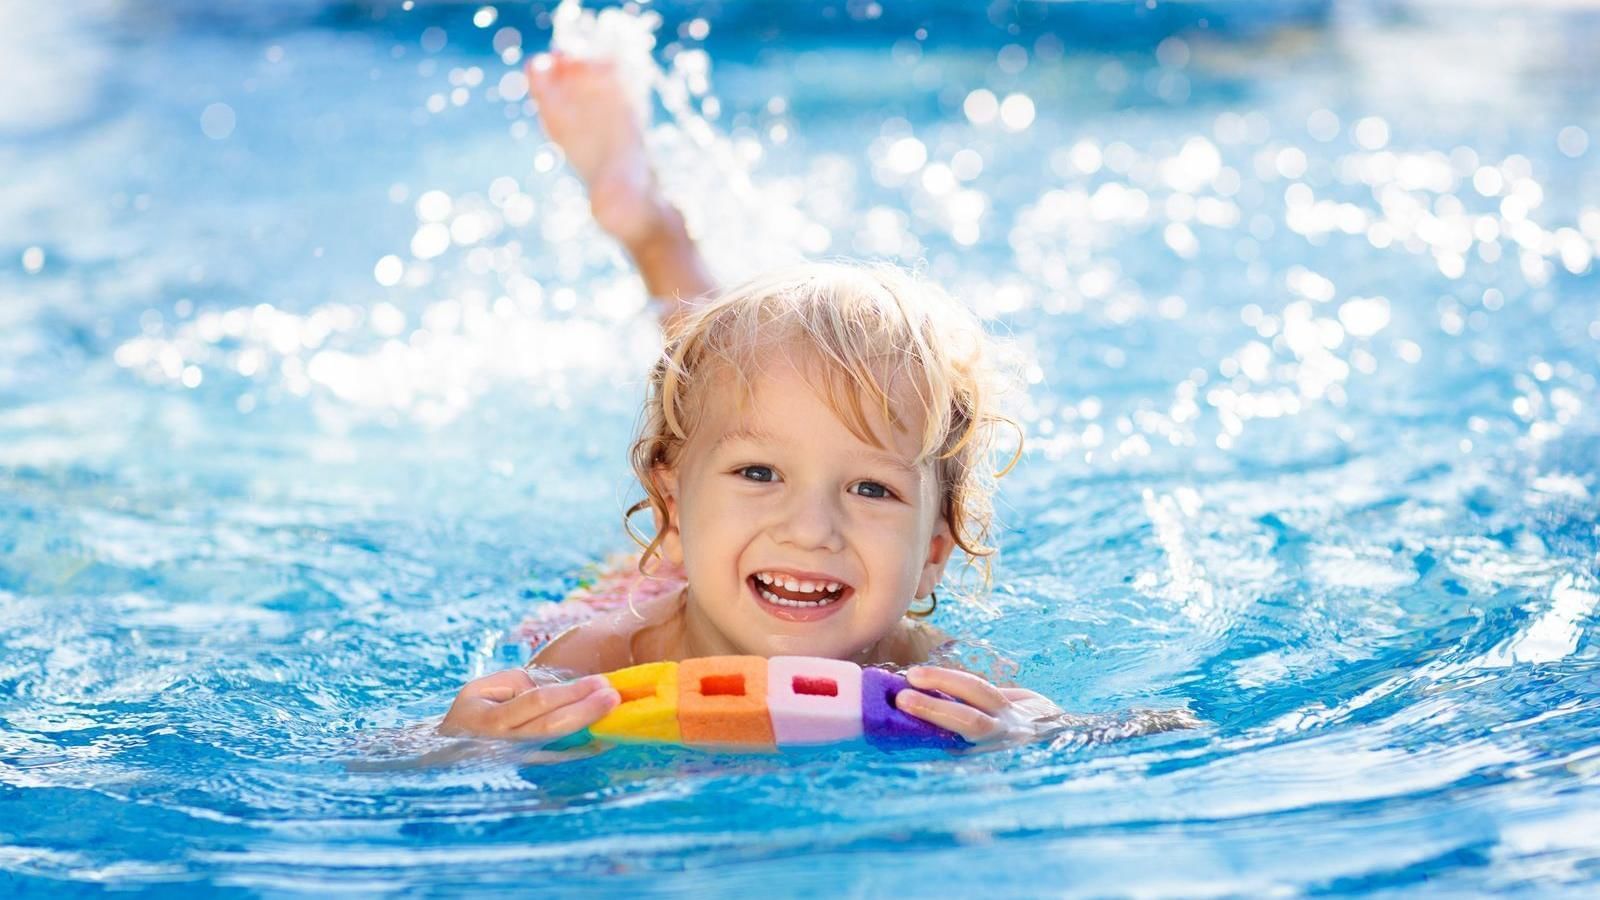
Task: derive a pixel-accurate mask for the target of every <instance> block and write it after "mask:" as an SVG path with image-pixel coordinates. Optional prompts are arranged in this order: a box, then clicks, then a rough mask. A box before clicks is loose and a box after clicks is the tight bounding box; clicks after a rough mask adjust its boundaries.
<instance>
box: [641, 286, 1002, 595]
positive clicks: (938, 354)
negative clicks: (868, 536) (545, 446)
mask: <svg viewBox="0 0 1600 900" xmlns="http://www.w3.org/2000/svg"><path fill="white" fill-rule="evenodd" d="M669 329H670V330H669V332H668V334H667V340H666V344H665V347H664V348H663V350H662V353H661V357H660V359H659V360H657V362H656V364H655V366H654V367H653V368H652V369H651V372H650V377H649V382H648V393H647V397H646V400H645V405H644V410H643V414H642V415H641V417H640V422H639V428H638V433H637V435H636V437H635V440H634V442H633V446H632V449H631V451H630V459H631V462H632V465H633V471H634V475H635V476H636V477H637V478H638V480H639V484H640V486H641V487H642V488H643V489H644V492H645V497H644V499H642V500H640V501H639V502H637V503H635V504H634V505H633V506H632V507H630V508H629V509H628V510H627V512H626V513H625V514H624V516H623V525H624V527H625V528H626V529H627V531H628V534H629V536H630V537H632V538H633V539H634V540H635V541H636V542H637V543H638V544H639V546H640V547H641V548H642V549H643V552H642V553H641V555H640V557H639V571H640V572H641V573H644V572H645V565H646V564H647V562H648V561H649V560H650V558H651V557H652V556H654V555H656V554H657V553H658V550H659V547H660V544H661V541H662V533H661V532H662V525H663V523H665V522H666V516H667V499H666V497H665V495H664V494H663V493H662V491H661V489H660V488H659V487H658V486H657V484H656V481H655V479H654V478H653V477H652V472H653V471H654V470H655V469H656V468H657V467H661V466H665V467H672V466H675V465H676V464H677V463H678V461H679V458H680V455H681V454H682V452H683V450H684V446H685V445H686V444H687V443H688V441H689V438H690V436H691V435H692V434H693V433H694V430H695V427H696V425H697V424H698V422H699V419H700V418H701V410H702V408H703V406H704V403H705V401H706V395H707V394H708V393H710V390H709V389H708V386H709V385H711V384H712V383H713V382H717V383H721V381H722V380H724V379H726V378H728V377H730V376H731V378H732V380H733V382H734V384H735V385H736V386H737V387H738V388H739V389H740V398H741V402H748V401H749V399H750V396H751V391H752V390H753V384H754V381H755V379H756V377H757V376H758V375H759V373H760V371H761V369H762V367H763V365H765V364H767V362H766V361H767V360H769V359H771V357H772V355H773V351H774V350H775V349H777V348H784V349H791V350H795V351H798V352H799V354H800V355H802V356H803V357H804V358H805V359H806V361H808V362H810V363H812V364H813V365H812V366H811V370H812V372H813V373H814V374H815V375H816V376H818V380H819V381H820V385H819V392H820V393H821V396H822V397H823V399H824V400H825V401H826V402H827V403H828V405H829V407H830V408H832V410H833V411H834V413H835V414H836V415H837V416H838V417H839V419H840V421H841V422H842V423H843V424H844V425H845V426H846V427H847V428H849V430H850V431H851V433H852V434H854V435H855V436H856V437H857V438H859V439H861V440H862V441H863V442H865V443H868V444H871V445H873V446H876V447H879V448H882V447H883V446H884V444H883V443H882V441H881V440H880V439H879V437H878V435H876V434H874V432H873V429H872V427H871V425H870V420H869V418H868V416H867V410H868V409H870V408H876V410H877V411H878V412H879V413H880V414H881V415H882V418H883V420H884V421H886V422H888V423H889V424H890V426H891V427H893V428H896V429H898V430H900V431H902V432H905V431H907V430H908V429H909V428H910V427H912V426H914V425H915V424H916V422H917V420H918V419H919V418H920V420H921V431H922V433H921V442H920V450H919V453H918V455H917V458H916V461H915V462H916V464H918V465H921V464H922V463H924V462H927V461H928V460H930V459H931V460H933V461H934V462H935V466H934V468H935V472H936V474H937V477H938V484H939V491H940V497H941V502H940V514H941V515H942V516H943V517H944V520H945V522H946V523H948V525H949V527H950V532H951V535H952V536H953V538H954V539H955V543H956V545H957V546H959V547H960V548H961V549H962V551H963V552H964V553H965V554H966V556H967V566H968V567H971V566H973V565H979V566H980V568H981V570H982V586H981V588H980V590H979V592H978V593H980V594H981V593H986V592H987V590H988V588H989V586H990V583H991V581H992V578H993V564H992V557H993V556H994V554H995V548H994V547H993V546H990V544H989V540H990V535H991V532H992V530H993V529H994V527H995V519H994V502H993V497H994V492H995V487H996V481H997V479H999V478H1002V477H1004V476H1005V475H1006V474H1007V473H1008V472H1010V471H1011V469H1012V468H1013V467H1014V466H1015V465H1016V463H1017V461H1018V460H1019V459H1021V456H1022V444H1021V435H1022V429H1021V426H1019V425H1018V424H1017V422H1016V421H1015V420H1014V419H1012V418H1010V417H1008V416H1005V415H1002V414H1001V413H1000V412H999V411H998V406H999V402H1000V400H1001V398H1002V397H1003V396H1004V395H1005V394H1006V393H1007V392H1008V391H1009V389H1010V388H1011V387H1013V386H1014V385H1015V384H1016V379H1015V377H1014V376H1013V375H1012V374H1011V372H1010V370H1009V369H1008V368H1007V367H1005V366H1002V365H1001V362H1000V358H1001V353H1000V344H999V342H998V341H997V340H996V339H995V338H994V337H993V336H991V335H990V334H988V332H986V331H985V330H984V328H983V326H982V325H981V324H980V323H979V321H978V319H977V317H976V316H975V315H973V314H972V312H971V311H970V310H968V309H967V308H966V307H964V306H962V305H961V304H960V303H958V302H956V301H955V300H954V299H952V298H951V297H950V296H949V295H948V294H946V293H945V292H943V291H942V290H940V289H939V288H937V287H935V286H933V285H931V284H929V283H927V282H925V281H923V280H922V279H921V278H919V277H917V276H916V275H913V274H912V273H909V272H906V271H905V270H903V269H900V268H898V267H896V266H893V265H889V264H885V263H849V262H826V263H806V264H803V265H799V266H794V267H791V268H786V269H782V270H779V271H776V272H772V273H769V274H767V275H763V276H760V277H757V278H755V279H752V280H750V281H748V282H745V283H744V284H742V285H740V286H738V287H735V288H733V289H732V290H729V291H727V292H725V293H723V294H721V295H719V296H717V297H715V298H714V299H711V300H709V301H706V302H704V303H702V304H701V305H699V306H696V307H694V308H692V309H690V310H688V311H687V312H685V313H683V314H682V315H681V316H680V317H679V318H678V319H677V320H676V321H674V322H673V323H671V325H670V326H669ZM896 398H898V399H899V400H900V403H899V404H897V403H896V402H895V400H896ZM898 407H909V408H898ZM1002 425H1004V426H1009V427H1010V428H1012V429H1015V430H1016V432H1017V435H1018V439H1019V440H1018V445H1017V448H1016V452H1015V453H1014V454H1013V455H1012V456H1011V459H1010V461H1009V462H1008V463H1007V464H1006V465H1005V466H1004V467H1003V468H1002V469H1001V470H1000V471H997V472H996V471H992V470H991V468H990V466H989V465H986V463H987V462H988V461H989V460H990V459H991V458H992V457H993V456H994V455H995V454H996V452H997V450H998V438H999V427H998V426H1002ZM644 509H650V510H652V512H653V514H654V516H655V522H656V536H655V537H654V538H652V539H649V540H646V539H645V538H644V537H643V536H641V535H639V534H638V533H637V532H635V531H634V529H633V527H632V525H631V521H632V517H633V515H634V514H635V513H637V512H639V511H641V510H644Z"/></svg>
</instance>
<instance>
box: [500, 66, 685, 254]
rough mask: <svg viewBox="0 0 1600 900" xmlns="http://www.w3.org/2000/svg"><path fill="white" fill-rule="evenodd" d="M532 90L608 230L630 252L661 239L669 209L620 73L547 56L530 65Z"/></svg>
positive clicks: (541, 113)
mask: <svg viewBox="0 0 1600 900" xmlns="http://www.w3.org/2000/svg"><path fill="white" fill-rule="evenodd" d="M528 91H529V93H530V94H532V96H533V99H534V102H536V103H537V104H538V105H539V117H540V119H541V120H542V121H543V122H544V129H545V131H546V132H548V133H549V135H550V139H551V140H552V141H555V142H556V144H557V145H558V146H560V147H561V149H562V151H563V152H565V153H566V156H567V162H569V163H571V165H572V168H573V169H575V170H576V171H577V173H578V177H579V178H582V179H583V183H584V184H585V185H586V186H587V187H588V189H589V209H590V211H591V212H592V213H593V214H594V218H595V221H596V222H597V223H599V225H600V227H601V228H602V229H604V230H605V231H606V233H608V234H610V235H611V236H612V237H614V238H616V239H617V240H618V241H619V242H621V243H622V245H623V246H624V247H626V248H628V249H629V250H635V249H637V248H639V247H641V246H643V245H644V244H646V243H647V242H648V241H650V240H651V239H652V238H654V237H655V236H656V234H657V233H658V231H659V230H660V229H661V228H662V227H663V223H664V221H665V220H666V218H667V216H668V213H669V209H670V208H669V207H668V206H667V204H666V201H665V200H664V199H663V198H662V197H661V192H660V190H659V188H658V187H657V185H656V178H655V173H653V172H652V171H651V170H650V157H649V154H648V153H647V152H646V151H645V146H644V134H643V132H641V131H640V128H639V113H638V111H637V110H635V109H634V108H633V101H632V100H630V99H629V97H628V92H627V90H626V89H625V88H624V86H623V84H622V82H621V80H620V78H619V76H618V73H617V69H616V66H615V65H613V64H612V63H609V62H605V61H600V60H585V59H575V58H572V57H569V56H564V55H562V54H559V53H550V54H540V55H538V56H535V57H534V58H533V59H531V60H529V62H528Z"/></svg>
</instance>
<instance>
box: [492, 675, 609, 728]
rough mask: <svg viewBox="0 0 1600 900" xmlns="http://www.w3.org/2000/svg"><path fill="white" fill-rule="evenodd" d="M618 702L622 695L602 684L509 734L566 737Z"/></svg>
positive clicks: (590, 723)
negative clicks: (591, 691) (576, 699)
mask: <svg viewBox="0 0 1600 900" xmlns="http://www.w3.org/2000/svg"><path fill="white" fill-rule="evenodd" d="M621 702H622V695H621V694H619V693H617V692H616V690H615V689H614V688H611V687H606V688H603V689H601V690H598V691H595V692H594V693H592V694H590V695H589V696H587V697H584V698H583V699H581V700H578V701H577V702H575V703H569V704H567V705H566V706H563V707H560V708H558V709H555V710H552V711H550V712H548V713H546V714H544V715H542V716H540V717H538V718H537V719H534V720H533V721H531V722H525V723H523V724H522V725H521V726H520V727H518V728H517V729H516V730H515V731H513V732H512V733H511V734H512V736H513V737H521V738H558V737H566V736H567V735H569V734H576V733H578V732H579V731H582V730H583V729H585V728H588V727H589V726H590V725H593V724H594V723H596V722H598V721H600V720H601V719H602V718H604V717H605V714H606V713H608V712H611V711H612V710H613V709H616V708H617V705H618V704H620V703H621Z"/></svg>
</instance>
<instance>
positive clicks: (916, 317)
mask: <svg viewBox="0 0 1600 900" xmlns="http://www.w3.org/2000/svg"><path fill="white" fill-rule="evenodd" d="M529 81H530V87H531V92H532V94H533V96H534V98H535V99H536V101H537V103H538V105H539V110H540V116H541V118H542V120H543V123H544V127H545V128H546V129H547V131H548V132H549V134H550V137H551V139H552V140H554V141H555V142H556V143H557V144H559V145H560V146H561V147H562V149H563V150H564V151H565V152H566V157H567V161H568V162H569V163H570V164H571V165H572V166H573V168H574V169H575V170H576V171H577V173H578V174H579V176H580V177H581V178H582V179H583V180H584V182H585V184H586V185H587V187H588V191H589V197H590V202H591V208H592V211H593V214H594V217H595V219H596V221H597V222H598V223H599V224H600V226H601V227H602V228H603V229H604V230H605V231H607V232H608V233H609V234H611V235H612V236H613V237H615V238H616V239H617V240H618V241H619V242H620V243H621V244H622V246H623V247H624V248H626V250H627V251H628V252H629V254H630V255H631V256H632V258H633V260H634V261H635V263H636V264H637V266H638V269H639V272H640V274H641V275H642V276H643V278H644V282H645V285H646V287H647V288H648V290H649V292H650V295H651V296H653V297H657V298H664V302H665V303H666V307H665V308H664V309H663V310H662V318H663V328H664V330H665V334H666V348H665V351H664V353H663V355H662V358H661V359H660V361H659V362H658V363H657V364H656V366H655V367H654V370H653V371H652V373H651V377H650V382H649V396H648V399H647V402H646V407H645V414H644V417H643V423H642V426H641V428H640V433H639V435H638V439H637V440H636V441H635V443H634V445H633V449H632V454H631V455H632V463H633V468H634V471H635V474H636V475H637V476H638V479H639V482H640V485H641V486H642V487H643V489H644V492H645V494H646V498H647V499H646V500H644V501H642V502H641V503H640V504H638V505H636V506H635V507H634V509H633V510H630V514H631V513H632V512H636V511H640V510H642V509H644V508H649V509H650V510H651V511H652V512H653V514H654V519H655V526H656V534H655V537H654V539H653V540H651V541H649V542H648V545H647V546H646V548H645V551H644V553H643V555H642V556H641V557H640V562H639V569H640V571H641V572H643V573H646V575H648V576H651V577H652V580H651V581H650V582H647V584H650V585H653V586H656V587H657V588H664V589H656V590H643V591H638V592H636V593H635V594H634V595H633V596H630V597H629V598H628V600H629V602H627V603H626V604H625V605H622V606H621V607H620V608H616V607H614V608H613V609H612V610H610V611H607V610H604V609H598V610H596V611H595V613H594V615H592V616H591V617H589V618H588V619H587V620H586V621H583V622H581V623H579V624H577V625H574V626H573V627H571V628H569V629H568V630H566V631H564V632H563V633H561V634H560V635H559V636H557V637H555V639H554V640H552V641H550V642H549V643H547V644H545V646H543V647H542V648H541V649H540V650H539V651H538V653H537V654H536V655H535V657H534V659H533V661H532V663H530V667H529V668H527V669H512V670H508V671H504V672H498V673H495V674H493V675H489V676H486V677H483V678H479V679H477V680H476V681H473V682H471V683H470V684H468V685H467V686H466V687H465V688H463V689H462V690H461V692H460V694H459V695H458V696H457V697H456V700H455V702H454V704H453V705H452V706H451V708H450V711H449V713H448V714H447V715H446V717H445V719H444V721H443V723H442V724H441V725H440V731H441V732H443V733H446V734H470V735H479V736H489V737H506V738H519V739H531V740H540V741H553V740H556V739H559V738H562V737H564V736H567V735H571V734H574V733H576V732H578V731H580V730H582V729H584V728H586V727H587V726H589V725H591V724H593V723H594V722H596V721H597V720H599V719H600V718H601V717H602V716H604V715H605V714H606V713H608V712H609V711H611V709H613V708H614V707H615V706H616V705H617V704H618V703H619V702H621V700H620V697H619V696H618V694H617V692H616V691H615V690H613V689H612V688H611V687H610V686H609V685H608V683H607V682H606V680H605V679H604V678H602V677H599V676H597V675H595V674H594V673H599V672H605V671H609V670H613V669H619V668H623V667H625V666H630V665H634V664H636V663H643V662H651V661H656V660H681V659H686V658H690V657H696V656H712V655H720V654H754V655H759V656H775V655H806V656H827V657H832V658H837V659H847V660H852V661H854V662H857V663H860V664H862V665H873V664H890V665H894V666H897V667H904V666H912V668H910V669H909V670H908V671H907V672H906V675H907V677H908V678H909V680H910V682H911V684H912V685H913V686H915V687H917V688H921V689H927V690H936V691H942V692H943V693H945V694H947V695H949V696H950V697H952V698H955V699H954V700H945V699H940V698H937V697H934V696H932V695H929V694H925V693H921V692H919V691H903V692H901V694H900V695H899V696H898V697H897V698H896V702H897V705H898V706H899V707H900V708H901V709H902V710H903V711H905V712H907V713H910V714H911V715H914V716H917V717H919V718H922V719H925V720H926V721H928V722H931V723H933V724H935V725H938V726H941V727H943V728H947V729H949V730H951V731H954V732H956V733H958V734H960V735H961V736H963V737H964V738H966V739H967V740H969V741H971V742H973V743H974V744H980V745H981V744H993V743H1000V742H1008V743H1009V742H1016V741H1019V740H1027V739H1030V738H1032V737H1033V736H1035V735H1036V734H1043V733H1045V732H1046V730H1047V728H1050V729H1055V730H1058V729H1059V723H1060V721H1061V717H1062V713H1061V710H1060V709H1059V708H1057V707H1056V706H1055V704H1053V703H1051V702H1050V701H1049V700H1047V699H1045V698H1044V697H1042V696H1040V695H1039V694H1036V693H1034V692H1033V691H1029V690H1024V689H1021V688H1016V687H997V686H995V685H994V684H991V683H990V682H988V681H986V680H985V679H983V678H980V677H978V676H977V675H974V674H971V673H969V672H965V671H961V670H959V669H955V668H947V667H941V666H933V665H918V664H920V663H926V662H928V661H929V658H930V655H931V654H933V653H934V651H935V650H936V649H937V648H938V647H940V645H942V644H944V643H945V642H946V641H948V638H947V636H945V635H944V634H942V633H940V632H939V631H938V630H936V629H933V628H931V627H929V626H927V625H925V624H922V623H921V622H920V621H918V620H917V618H915V616H916V614H915V613H912V612H911V611H910V610H911V606H912V603H913V601H914V600H917V601H927V600H929V599H930V598H932V599H934V602H937V601H936V598H934V591H935V588H936V587H937V586H938V585H939V582H940V579H941V577H942V576H943V575H944V573H945V568H946V565H947V563H948V562H949V560H950V556H951V554H952V552H953V551H954V550H955V549H956V548H957V547H960V548H961V549H962V550H963V551H964V552H965V553H966V554H968V557H969V559H971V560H973V561H974V562H979V563H980V564H981V566H982V568H983V574H984V582H985V584H987V581H988V568H987V562H988V557H989V555H990V554H991V553H992V552H993V549H992V548H991V547H989V546H986V544H985V541H986V539H987V537H988V533H989V530H990V523H991V506H990V498H991V495H992V490H993V484H992V482H993V478H994V477H995V474H994V473H992V472H991V471H990V467H991V466H992V465H993V460H992V458H991V457H992V455H993V453H992V451H993V449H994V444H995V441H996V438H997V434H996V431H997V426H999V425H1002V424H1005V423H1006V422H1007V420H1005V419H1004V418H1002V417H1001V416H1000V415H999V414H998V412H997V411H996V410H995V408H994V402H995V382H996V374H997V373H996V367H995V361H994V359H993V347H992V341H991V340H990V338H988V337H987V335H986V334H985V333H984V331H983V329H982V327H981V325H980V324H979V323H978V321H977V319H976V318H975V317H974V316H973V315H972V314H971V313H970V312H968V311H967V310H965V309H964V308H962V307H961V306H959V305H958V304H956V303H955V302H954V301H952V300H951V299H950V298H948V297H947V296H945V295H944V294H942V293H941V292H939V291H938V290H936V289H934V288H932V287H930V286H928V285H925V284H922V283H920V282H918V281H917V280H915V279H914V278H912V277H911V276H909V275H907V274H905V273H902V272H900V271H899V270H897V269H894V268H892V267H888V266H866V265H846V264H807V265H802V266H799V267H796V268H792V269H789V270H785V271H780V272H776V273H772V274H769V275H766V276H763V277H760V278H757V279H755V280H753V281H750V282H748V283H746V284H744V285H741V286H739V287H736V288H733V289H732V290H729V291H727V292H724V293H721V294H717V293H716V290H715V285H713V284H712V282H711V279H710V278H709V276H708V275H707V274H706V268H705V266H704V264H703V261H702V260H701V258H700V255H699V253H698V251H697V250H696V248H695V245H694V242H693V241H692V239H691V238H690V237H689V236H688V234H687V232H686V230H685V228H684V223H683V219H682V217H681V216H680V215H679V213H678V212H677V210H675V209H673V208H672V206H671V205H670V204H668V203H667V202H666V201H665V200H664V198H663V197H662V195H661V192H660V191H659V189H658V187H657V185H656V182H655V178H654V175H653V174H652V171H651V168H650V163H649V159H648V157H647V155H646V151H645V147H644V141H643V134H642V133H641V131H640V126H639V123H638V118H637V116H636V115H635V111H634V110H633V109H632V108H631V104H630V101H629V99H628V98H627V96H626V93H625V91H624V89H623V85H622V84H621V81H620V79H619V78H618V76H617V73H616V71H615V69H614V68H613V67H612V65H611V64H608V63H604V62H593V61H585V60H577V59H571V58H564V57H561V56H544V57H541V58H539V59H536V60H535V61H534V62H533V63H532V64H531V65H530V67H529ZM1018 453H1019V455H1020V450H1019V451H1018ZM1014 461H1015V459H1014V458H1013V462H1014ZM1002 474H1003V473H1002ZM625 524H626V523H625ZM630 533H631V530H630ZM569 602H571V601H569ZM579 674H586V675H588V676H589V677H582V678H578V679H577V680H572V681H563V680H562V678H563V676H570V675H579ZM956 701H960V702H956ZM1180 718H1181V717H1180ZM1166 727H1172V725H1171V724H1169V725H1167V726H1166ZM1137 730H1138V731H1148V730H1154V728H1152V727H1148V726H1147V727H1142V728H1139V729H1137Z"/></svg>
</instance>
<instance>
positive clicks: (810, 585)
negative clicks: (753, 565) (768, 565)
mask: <svg viewBox="0 0 1600 900" xmlns="http://www.w3.org/2000/svg"><path fill="white" fill-rule="evenodd" d="M756 580H757V581H760V582H761V583H762V584H775V585H777V586H778V587H781V588H783V589H785V590H790V591H800V592H802V593H814V592H817V591H837V590H838V589H839V587H840V584H839V582H837V581H800V580H798V579H795V578H790V577H788V576H787V575H781V574H776V573H773V572H757V573H756Z"/></svg>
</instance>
